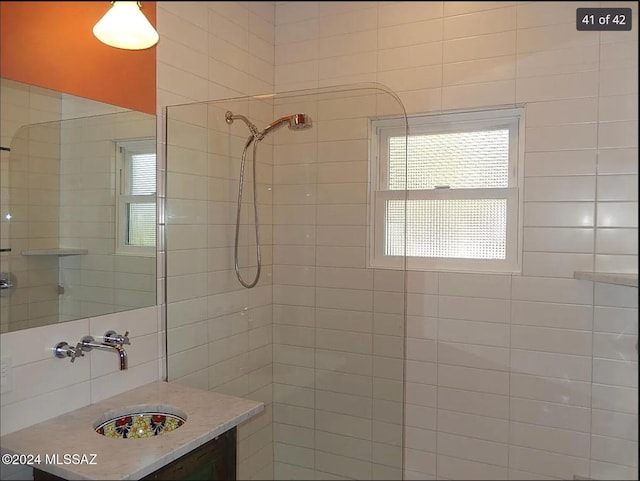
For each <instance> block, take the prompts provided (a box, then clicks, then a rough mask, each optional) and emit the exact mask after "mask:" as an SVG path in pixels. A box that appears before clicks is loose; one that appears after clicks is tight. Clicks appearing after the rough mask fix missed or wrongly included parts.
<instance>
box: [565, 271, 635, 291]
mask: <svg viewBox="0 0 640 481" xmlns="http://www.w3.org/2000/svg"><path fill="white" fill-rule="evenodd" d="M573 278H574V279H580V280H584V281H594V282H604V283H606V284H616V285H618V286H627V287H638V274H628V273H620V272H586V271H575V272H574V273H573Z"/></svg>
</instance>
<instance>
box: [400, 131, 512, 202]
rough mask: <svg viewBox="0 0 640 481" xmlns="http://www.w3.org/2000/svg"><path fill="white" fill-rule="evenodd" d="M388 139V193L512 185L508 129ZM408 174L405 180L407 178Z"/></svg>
mask: <svg viewBox="0 0 640 481" xmlns="http://www.w3.org/2000/svg"><path fill="white" fill-rule="evenodd" d="M406 149H407V154H406V163H405V137H402V136H400V137H391V138H390V139H389V152H388V154H389V172H388V174H389V187H388V188H389V190H405V181H406V185H407V187H406V189H408V190H416V189H433V188H435V187H436V186H449V187H450V188H452V189H472V188H499V187H508V184H509V130H508V129H500V130H481V131H473V132H451V133H439V134H425V135H410V136H409V137H408V138H407V139H406ZM405 175H406V179H405Z"/></svg>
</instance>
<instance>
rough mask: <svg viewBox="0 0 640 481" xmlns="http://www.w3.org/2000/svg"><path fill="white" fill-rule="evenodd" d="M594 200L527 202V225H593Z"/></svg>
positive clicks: (525, 220) (525, 214) (525, 215)
mask: <svg viewBox="0 0 640 481" xmlns="http://www.w3.org/2000/svg"><path fill="white" fill-rule="evenodd" d="M594 208H595V206H594V204H593V202H527V203H526V204H525V211H524V225H525V226H526V227H592V226H593V225H594V219H595V212H594Z"/></svg>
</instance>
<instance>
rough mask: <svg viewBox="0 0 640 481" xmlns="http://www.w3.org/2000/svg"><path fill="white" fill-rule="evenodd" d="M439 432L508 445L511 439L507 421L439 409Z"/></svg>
mask: <svg viewBox="0 0 640 481" xmlns="http://www.w3.org/2000/svg"><path fill="white" fill-rule="evenodd" d="M438 431H439V432H442V433H450V434H455V435H459V436H466V437H468V438H476V439H486V440H489V441H494V442H496V443H505V444H506V443H507V442H508V438H509V422H508V421H507V420H506V419H497V418H491V417H487V416H481V415H476V414H465V413H461V412H454V411H448V410H446V409H442V408H441V409H438Z"/></svg>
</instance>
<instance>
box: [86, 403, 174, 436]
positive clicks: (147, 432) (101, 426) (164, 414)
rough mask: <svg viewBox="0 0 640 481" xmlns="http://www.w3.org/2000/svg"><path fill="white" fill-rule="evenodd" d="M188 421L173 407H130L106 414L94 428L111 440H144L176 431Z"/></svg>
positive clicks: (97, 421)
mask: <svg viewBox="0 0 640 481" xmlns="http://www.w3.org/2000/svg"><path fill="white" fill-rule="evenodd" d="M186 421H187V415H186V414H185V413H184V412H182V411H181V410H180V409H177V408H175V407H173V406H165V405H143V406H129V407H126V408H121V409H115V410H112V411H108V412H106V413H104V414H103V415H102V416H100V418H99V419H98V420H96V422H95V423H94V425H93V428H94V429H95V431H96V433H98V434H101V435H103V436H106V437H109V438H116V439H143V438H151V437H154V436H160V435H162V434H166V433H169V432H171V431H174V430H176V429H178V428H179V427H180V426H182V425H183V424H184V423H185V422H186Z"/></svg>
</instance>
